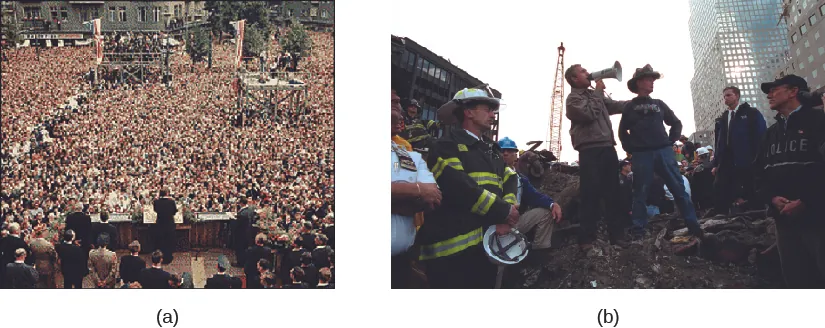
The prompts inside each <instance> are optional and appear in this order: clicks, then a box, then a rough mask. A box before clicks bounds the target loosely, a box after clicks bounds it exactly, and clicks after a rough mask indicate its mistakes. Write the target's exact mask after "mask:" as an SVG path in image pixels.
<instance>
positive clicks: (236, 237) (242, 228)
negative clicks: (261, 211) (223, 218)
mask: <svg viewBox="0 0 825 328" xmlns="http://www.w3.org/2000/svg"><path fill="white" fill-rule="evenodd" d="M240 202H241V206H243V208H241V210H240V211H238V215H237V216H236V220H234V221H233V222H232V223H233V224H234V227H233V228H232V236H233V238H232V242H233V246H234V249H235V261H237V265H238V266H244V264H245V263H246V258H245V256H246V254H245V252H246V249H247V247H249V242H250V240H251V239H252V238H251V235H252V224H253V223H255V221H257V220H258V213H256V212H255V209H254V208H253V206H250V205H249V200H248V199H247V198H246V197H243V196H242V197H241V200H240ZM252 265H255V263H252Z"/></svg>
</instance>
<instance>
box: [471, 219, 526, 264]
mask: <svg viewBox="0 0 825 328" xmlns="http://www.w3.org/2000/svg"><path fill="white" fill-rule="evenodd" d="M482 238H483V239H482V243H483V245H484V252H485V253H487V258H489V259H490V262H493V264H496V265H510V264H516V263H519V262H521V260H523V259H524V258H525V257H527V253H528V252H529V250H528V249H527V248H528V247H529V243H528V242H527V239H526V238H525V237H524V235H523V234H521V232H519V231H518V230H516V229H512V230H511V231H510V233H508V234H506V235H498V234H497V233H496V226H494V225H493V226H490V227H488V228H487V231H485V232H484V237H482Z"/></svg>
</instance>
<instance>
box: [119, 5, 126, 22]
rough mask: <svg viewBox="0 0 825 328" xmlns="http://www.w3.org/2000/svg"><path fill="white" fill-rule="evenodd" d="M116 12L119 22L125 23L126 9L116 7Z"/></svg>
mask: <svg viewBox="0 0 825 328" xmlns="http://www.w3.org/2000/svg"><path fill="white" fill-rule="evenodd" d="M117 11H118V18H119V19H120V21H121V22H125V21H126V7H118V8H117Z"/></svg>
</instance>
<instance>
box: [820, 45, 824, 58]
mask: <svg viewBox="0 0 825 328" xmlns="http://www.w3.org/2000/svg"><path fill="white" fill-rule="evenodd" d="M823 54H825V47H819V55H820V56H822V55H823Z"/></svg>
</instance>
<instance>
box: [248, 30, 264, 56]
mask: <svg viewBox="0 0 825 328" xmlns="http://www.w3.org/2000/svg"><path fill="white" fill-rule="evenodd" d="M266 46H267V37H266V34H264V31H262V28H261V27H260V26H258V24H257V23H256V24H251V25H249V24H247V25H246V28H245V31H244V37H243V51H244V53H245V54H246V55H247V56H255V57H257V56H259V55H260V54H261V53H262V52H264V51H265V50H266Z"/></svg>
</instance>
